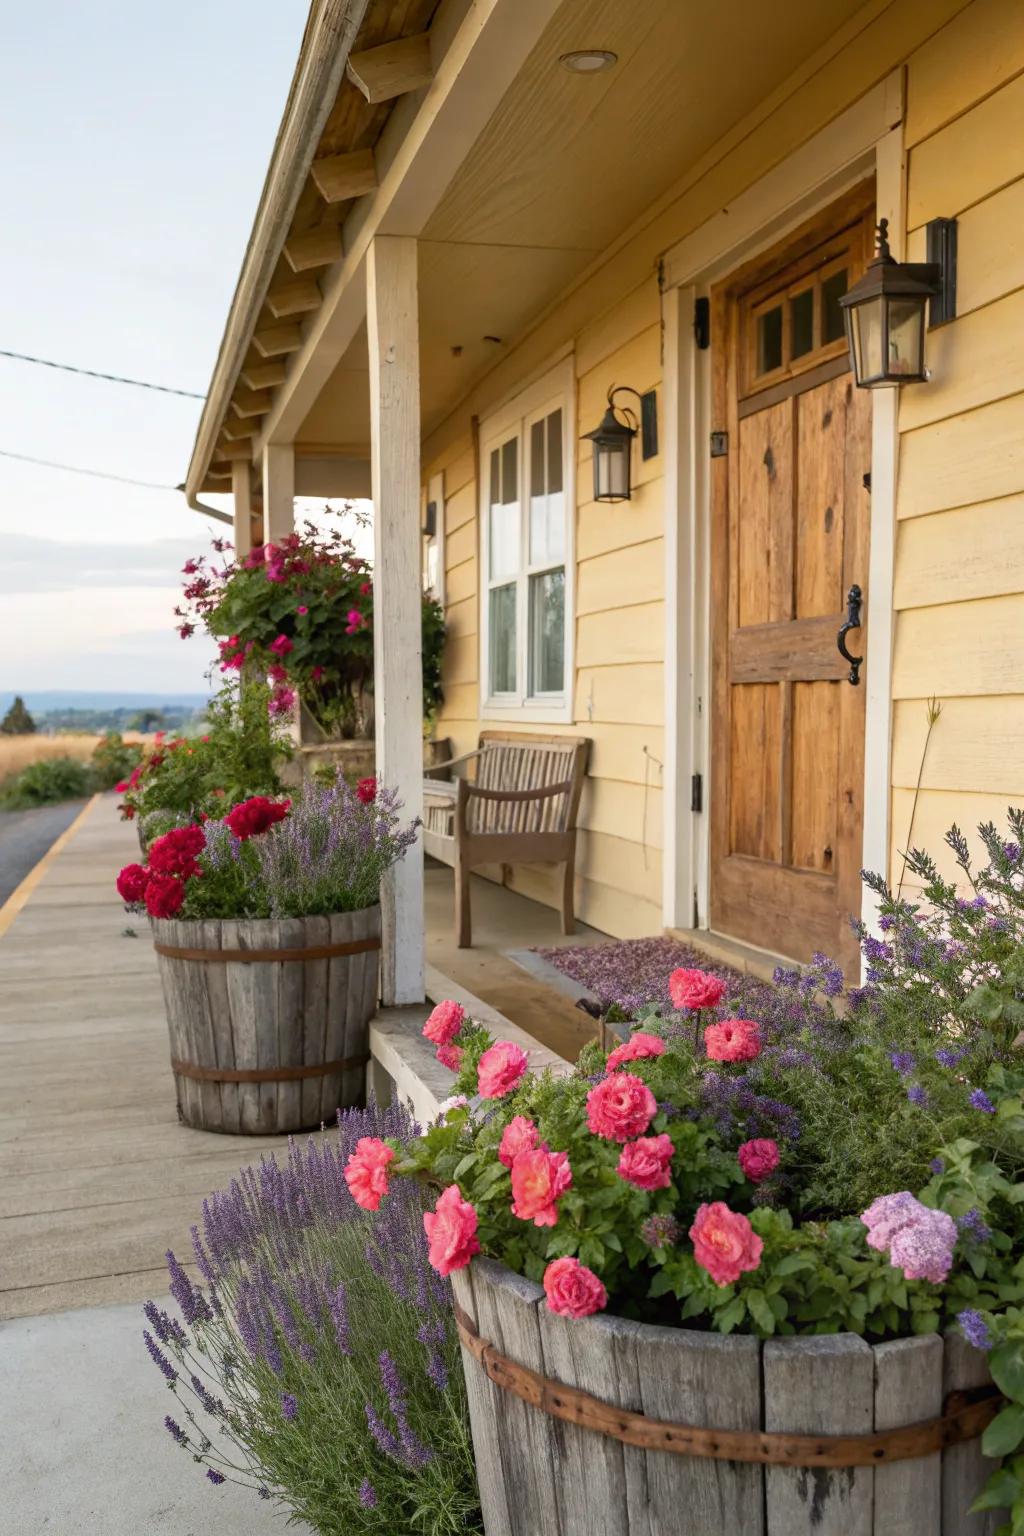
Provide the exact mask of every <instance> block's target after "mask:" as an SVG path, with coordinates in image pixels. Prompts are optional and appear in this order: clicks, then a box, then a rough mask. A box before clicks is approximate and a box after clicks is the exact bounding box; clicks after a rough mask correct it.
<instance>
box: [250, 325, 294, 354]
mask: <svg viewBox="0 0 1024 1536" xmlns="http://www.w3.org/2000/svg"><path fill="white" fill-rule="evenodd" d="M252 344H253V346H254V347H255V348H256V351H257V352H258V353H259V354H260V356H261V357H287V355H288V353H289V352H297V351H298V350H299V348H300V347H301V346H302V331H301V329H300V328H299V326H297V325H271V326H268V327H267V329H266V330H264V331H257V332H256V334H255V336H254V337H253V339H252Z"/></svg>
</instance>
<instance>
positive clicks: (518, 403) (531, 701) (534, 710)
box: [477, 355, 577, 725]
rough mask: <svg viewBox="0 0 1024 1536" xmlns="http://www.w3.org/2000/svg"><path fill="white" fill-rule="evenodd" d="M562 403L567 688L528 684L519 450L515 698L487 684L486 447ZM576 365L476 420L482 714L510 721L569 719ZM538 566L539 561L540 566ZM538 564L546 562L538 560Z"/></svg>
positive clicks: (525, 523) (560, 368)
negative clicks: (547, 691)
mask: <svg viewBox="0 0 1024 1536" xmlns="http://www.w3.org/2000/svg"><path fill="white" fill-rule="evenodd" d="M559 405H560V406H561V409H562V419H563V434H564V436H563V443H562V485H563V494H564V496H565V550H564V562H565V688H564V690H563V692H561V693H558V694H551V695H544V694H540V695H532V696H531V695H529V694H528V693H527V692H526V686H527V681H528V677H527V668H528V619H529V616H528V614H527V612H526V609H527V606H528V602H527V595H526V594H527V591H528V582H527V581H526V580H524V579H523V578H524V577H526V576H527V575H528V574H529V572H530V570H531V567H530V566H529V565H528V564H527V562H526V560H525V558H524V556H525V551H526V547H527V546H526V540H527V537H528V530H529V515H528V513H529V508H528V505H527V501H528V497H527V495H526V494H525V492H526V478H525V477H526V454H525V452H524V451H520V454H519V481H520V498H519V503H520V538H521V564H520V567H519V574H518V576H517V578H516V580H517V586H518V596H517V606H516V647H517V675H518V680H519V683H520V689H519V692H518V693H517V695H516V697H515V699H514V700H513V699H509V698H505V697H502V696H498V697H492V696H491V694H490V691H489V682H490V675H491V665H490V628H489V622H488V617H489V615H488V609H489V599H490V590H491V584H490V581H489V579H488V571H489V570H490V547H489V540H490V515H489V514H490V506H489V501H490V470H489V460H490V452H491V449H492V448H494V447H497V446H498V443H499V442H500V440H501V439H502V438H503V437H507V436H508V433H509V431H510V429H512V428H514V427H517V426H523V427H524V430H523V431H522V432H521V434H520V441H521V443H523V444H525V435H526V432H525V429H526V425H528V424H529V422H530V420H531V418H533V417H535V416H536V415H538V414H539V413H540V412H541V411H544V410H551V409H554V408H555V407H556V406H559ZM576 452H577V443H576V368H575V361H574V359H573V357H572V356H571V355H570V356H569V357H567V358H565V359H564V361H562V362H560V363H559V364H558V365H557V366H556V367H555V368H552V369H551V370H550V371H549V372H548V373H546V374H544V376H543V377H542V378H539V379H537V380H536V381H535V382H534V383H533V384H531V385H529V387H528V388H526V389H524V390H521V391H520V393H519V394H517V395H514V396H512V398H511V399H509V400H506V401H505V402H504V403H503V404H502V405H501V406H500V407H499V408H498V409H497V410H496V411H494V412H492V413H491V415H490V416H488V417H487V418H486V419H485V420H484V421H482V422H481V424H480V449H479V464H480V472H479V484H478V487H477V492H478V494H477V516H478V518H479V525H480V579H479V594H478V609H479V634H480V679H479V695H480V718H481V719H482V720H497V721H502V722H505V723H507V724H510V725H515V724H516V723H520V724H529V725H541V724H552V725H564V724H569V723H571V722H572V721H573V720H574V719H575V712H574V711H575V705H574V693H575V684H576V645H575V639H576ZM538 569H541V568H540V567H538ZM543 569H545V570H547V569H549V567H548V566H544V567H543Z"/></svg>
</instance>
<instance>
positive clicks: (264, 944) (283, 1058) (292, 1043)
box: [152, 906, 380, 1136]
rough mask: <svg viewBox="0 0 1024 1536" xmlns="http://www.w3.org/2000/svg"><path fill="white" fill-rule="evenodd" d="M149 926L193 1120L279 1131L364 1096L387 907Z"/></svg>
mask: <svg viewBox="0 0 1024 1536" xmlns="http://www.w3.org/2000/svg"><path fill="white" fill-rule="evenodd" d="M152 928H153V939H154V946H155V948H156V953H157V962H158V964H159V967H160V980H161V982H162V984H163V992H164V1006H165V1008H166V1011H167V1028H168V1031H169V1034H170V1043H171V1066H172V1068H173V1069H174V1079H175V1085H176V1088H177V1094H178V1112H179V1114H180V1116H181V1119H182V1120H183V1121H184V1122H185V1124H186V1125H191V1126H195V1127H196V1128H197V1129H198V1130H204V1131H226V1132H230V1133H233V1134H239V1133H240V1134H242V1135H246V1136H261V1135H273V1134H275V1133H277V1132H283V1131H299V1130H304V1129H307V1128H312V1127H315V1126H318V1125H319V1124H320V1123H321V1122H322V1121H329V1120H331V1119H332V1118H333V1116H334V1113H335V1110H337V1109H339V1108H341V1109H344V1108H348V1107H349V1106H350V1105H352V1104H356V1103H358V1102H360V1101H361V1099H362V1096H363V1091H364V1086H365V1081H366V1073H365V1067H366V1062H367V1061H368V1059H369V1046H368V1035H369V1023H370V1019H371V1018H372V1017H373V1014H374V1011H375V1009H376V1006H377V974H378V960H379V951H380V907H378V906H374V907H366V908H365V909H364V910H363V911H361V912H342V913H336V914H334V915H333V916H330V917H295V918H280V919H277V918H265V919H258V920H251V921H237V922H229V921H221V920H215V919H207V920H205V921H202V922H198V921H197V922H181V921H177V920H174V919H154V920H153V922H152Z"/></svg>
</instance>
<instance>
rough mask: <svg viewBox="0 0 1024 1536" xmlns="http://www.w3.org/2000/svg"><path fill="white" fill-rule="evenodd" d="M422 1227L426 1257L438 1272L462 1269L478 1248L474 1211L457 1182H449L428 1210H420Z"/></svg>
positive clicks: (446, 1273)
mask: <svg viewBox="0 0 1024 1536" xmlns="http://www.w3.org/2000/svg"><path fill="white" fill-rule="evenodd" d="M423 1230H424V1232H425V1233H426V1234H427V1242H428V1244H429V1245H430V1247H429V1253H428V1257H429V1259H430V1262H431V1264H432V1265H433V1267H434V1268H435V1269H436V1270H437V1272H438V1274H439V1275H450V1274H451V1273H452V1271H453V1270H455V1269H465V1267H466V1265H467V1264H468V1263H469V1261H470V1259H471V1258H472V1257H473V1255H474V1254H477V1253H479V1252H480V1243H479V1240H478V1239H477V1235H476V1211H475V1210H474V1208H473V1207H472V1206H471V1205H470V1203H469V1201H468V1200H463V1198H462V1194H461V1192H460V1190H459V1186H458V1185H457V1184H449V1186H448V1188H447V1189H446V1190H445V1192H444V1194H443V1195H441V1196H440V1197H439V1199H438V1202H437V1204H436V1205H435V1207H434V1209H433V1210H432V1211H424V1213H423Z"/></svg>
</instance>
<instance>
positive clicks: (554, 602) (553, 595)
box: [491, 570, 565, 694]
mask: <svg viewBox="0 0 1024 1536" xmlns="http://www.w3.org/2000/svg"><path fill="white" fill-rule="evenodd" d="M491 596H492V597H493V596H494V593H492V594H491ZM564 687H565V571H564V570H558V571H545V573H544V575H543V576H531V577H530V692H531V694H537V693H561V692H562V691H563V689H564Z"/></svg>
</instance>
